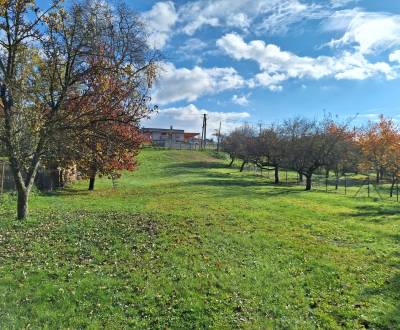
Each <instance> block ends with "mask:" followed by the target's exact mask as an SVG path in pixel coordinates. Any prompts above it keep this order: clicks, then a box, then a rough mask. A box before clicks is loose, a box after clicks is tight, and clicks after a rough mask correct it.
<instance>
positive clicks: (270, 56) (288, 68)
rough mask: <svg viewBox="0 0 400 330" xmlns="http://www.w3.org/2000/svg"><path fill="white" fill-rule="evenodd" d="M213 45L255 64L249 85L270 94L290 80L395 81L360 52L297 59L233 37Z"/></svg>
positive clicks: (272, 47)
mask: <svg viewBox="0 0 400 330" xmlns="http://www.w3.org/2000/svg"><path fill="white" fill-rule="evenodd" d="M217 45H218V47H219V48H221V49H222V50H223V51H224V52H226V53H227V54H228V55H229V56H231V57H233V58H234V59H236V60H253V61H256V62H257V63H258V64H259V66H260V69H261V70H262V72H261V73H260V74H258V75H256V77H255V79H254V80H253V82H254V83H253V85H257V84H259V85H262V86H265V87H268V88H270V89H271V90H273V91H279V90H280V89H281V85H280V83H282V82H283V81H285V80H288V79H290V78H297V79H302V78H311V79H321V78H325V77H334V78H336V79H356V80H362V79H367V78H369V77H372V76H375V75H383V76H385V77H386V78H387V79H394V78H395V77H396V72H394V70H393V69H392V68H391V67H390V65H389V64H387V63H384V62H377V63H370V62H368V60H367V59H366V58H365V57H364V55H363V54H362V53H360V52H356V53H351V52H343V53H342V54H341V55H340V56H335V57H330V56H318V57H315V58H314V57H308V56H304V57H301V56H298V55H296V54H294V53H291V52H287V51H283V50H281V49H280V47H278V46H276V45H274V44H266V43H265V42H264V41H262V40H253V41H251V42H249V43H246V42H245V41H244V40H243V38H242V37H241V36H239V35H237V34H233V33H230V34H226V35H225V36H224V37H222V38H221V39H219V40H218V41H217Z"/></svg>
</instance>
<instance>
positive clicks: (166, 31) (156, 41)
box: [143, 1, 178, 49]
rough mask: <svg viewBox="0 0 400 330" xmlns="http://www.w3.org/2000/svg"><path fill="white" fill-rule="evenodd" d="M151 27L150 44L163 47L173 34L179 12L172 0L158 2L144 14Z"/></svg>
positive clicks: (158, 47) (159, 47)
mask: <svg viewBox="0 0 400 330" xmlns="http://www.w3.org/2000/svg"><path fill="white" fill-rule="evenodd" d="M143 18H144V19H145V21H146V23H147V26H148V29H149V33H150V36H149V46H150V47H152V48H155V49H162V48H163V47H164V46H165V45H166V43H167V41H168V39H169V38H170V36H171V34H172V29H173V28H174V26H175V24H176V22H177V20H178V14H177V12H176V10H175V6H174V3H173V2H172V1H165V2H157V3H156V4H155V5H154V6H153V7H152V8H151V10H149V11H148V12H145V13H144V14H143Z"/></svg>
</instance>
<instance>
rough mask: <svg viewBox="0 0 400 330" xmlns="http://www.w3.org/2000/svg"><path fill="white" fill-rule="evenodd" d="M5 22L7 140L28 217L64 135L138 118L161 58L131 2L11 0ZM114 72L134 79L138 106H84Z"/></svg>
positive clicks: (1, 134)
mask: <svg viewBox="0 0 400 330" xmlns="http://www.w3.org/2000/svg"><path fill="white" fill-rule="evenodd" d="M0 25H1V29H2V34H1V35H0V100H1V111H2V113H1V115H0V121H1V122H0V140H1V141H2V142H3V144H4V146H5V149H6V154H7V157H8V159H9V162H10V166H11V169H12V173H13V176H14V181H15V185H16V187H17V193H18V202H17V217H18V219H24V218H25V217H26V216H27V212H28V198H29V194H30V191H31V189H32V186H33V183H34V179H35V176H36V173H37V170H38V168H39V164H40V162H41V161H42V160H43V159H45V158H46V156H49V155H48V153H49V152H51V151H52V149H53V145H52V144H53V142H54V141H55V140H56V137H60V136H61V137H64V141H65V143H67V144H68V143H69V139H68V137H69V136H71V137H72V139H71V140H72V141H76V137H77V136H79V134H80V133H81V132H85V133H86V132H87V131H90V130H92V131H96V129H94V128H96V127H100V126H101V125H100V124H104V123H110V125H111V124H112V123H117V122H119V121H121V122H123V123H124V124H128V123H136V122H137V120H138V118H137V116H136V115H137V112H136V111H135V109H141V110H140V111H139V112H140V113H141V112H142V111H143V109H146V108H147V106H146V103H147V100H148V98H147V93H148V90H149V87H150V86H151V82H152V79H153V78H154V68H155V62H156V60H157V59H156V56H155V55H154V54H152V52H151V51H150V50H149V49H148V47H147V40H146V38H147V37H146V34H145V29H144V26H143V23H142V22H141V21H140V19H139V18H138V17H137V16H136V15H135V14H134V13H132V12H131V11H130V10H129V9H127V7H126V6H125V5H123V4H118V5H116V6H113V7H111V6H109V5H107V4H106V3H104V2H101V1H88V2H84V3H77V4H74V5H72V6H71V7H70V8H68V9H65V8H63V7H62V5H61V1H57V0H54V1H53V3H52V5H51V6H50V7H49V8H48V9H46V10H42V9H41V8H39V7H38V6H37V5H36V4H35V2H34V1H27V0H3V1H1V2H0ZM108 73H113V74H116V75H117V76H118V77H123V78H122V79H125V80H126V81H130V82H133V83H134V86H135V88H136V89H135V97H134V98H133V97H130V98H129V102H133V99H135V101H136V104H135V106H134V107H123V108H121V111H120V112H119V111H115V112H114V111H104V109H94V108H92V109H90V110H88V108H86V107H84V106H82V105H84V104H86V101H87V100H88V98H93V97H95V96H96V95H95V93H96V91H94V90H93V89H92V88H90V86H89V85H88V82H91V81H92V77H93V76H96V75H102V74H108ZM130 96H132V95H130ZM71 104H74V105H75V106H74V107H72V106H71ZM97 123H99V126H97V125H96V124H97ZM61 140H62V139H60V141H61ZM70 147H71V149H73V146H70Z"/></svg>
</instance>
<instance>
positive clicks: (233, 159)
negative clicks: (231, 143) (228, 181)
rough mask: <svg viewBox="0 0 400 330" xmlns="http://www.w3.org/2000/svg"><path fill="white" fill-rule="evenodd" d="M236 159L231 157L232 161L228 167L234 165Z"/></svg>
mask: <svg viewBox="0 0 400 330" xmlns="http://www.w3.org/2000/svg"><path fill="white" fill-rule="evenodd" d="M234 161H235V158H231V162H230V163H229V165H228V167H232V165H233V162H234Z"/></svg>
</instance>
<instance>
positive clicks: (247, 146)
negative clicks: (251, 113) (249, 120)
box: [223, 125, 256, 172]
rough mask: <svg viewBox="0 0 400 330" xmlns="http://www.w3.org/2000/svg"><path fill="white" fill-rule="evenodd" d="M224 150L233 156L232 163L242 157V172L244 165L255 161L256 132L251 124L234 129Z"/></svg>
mask: <svg viewBox="0 0 400 330" xmlns="http://www.w3.org/2000/svg"><path fill="white" fill-rule="evenodd" d="M223 150H224V151H225V152H227V153H228V154H229V155H230V157H231V164H230V166H231V165H232V163H233V161H234V160H235V159H240V160H241V161H242V165H241V166H240V172H242V171H243V169H244V166H245V165H246V164H247V163H249V162H252V161H254V159H255V155H256V133H255V131H254V129H253V128H252V127H250V126H249V125H243V126H241V127H238V128H236V129H235V130H233V131H232V132H231V133H230V134H229V135H228V136H227V137H226V138H225V139H224V143H223Z"/></svg>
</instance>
